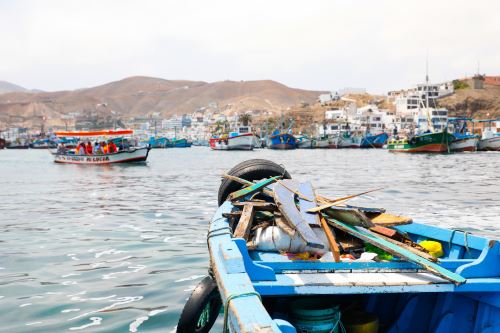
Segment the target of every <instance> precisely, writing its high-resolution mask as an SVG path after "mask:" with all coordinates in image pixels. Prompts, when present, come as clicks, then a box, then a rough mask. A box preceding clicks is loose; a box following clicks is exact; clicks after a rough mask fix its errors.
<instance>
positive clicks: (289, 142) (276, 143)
mask: <svg viewBox="0 0 500 333" xmlns="http://www.w3.org/2000/svg"><path fill="white" fill-rule="evenodd" d="M269 140H270V143H269V148H270V149H295V148H296V144H297V140H296V139H295V137H294V136H293V134H291V133H284V132H280V131H279V130H275V131H274V132H273V133H272V134H271V136H270V137H269Z"/></svg>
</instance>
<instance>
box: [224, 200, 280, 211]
mask: <svg viewBox="0 0 500 333" xmlns="http://www.w3.org/2000/svg"><path fill="white" fill-rule="evenodd" d="M247 204H251V205H252V206H253V208H254V209H255V210H257V211H266V212H273V211H275V210H277V209H278V207H276V205H275V204H274V203H272V202H265V201H247V202H233V206H236V207H244V206H245V205H247Z"/></svg>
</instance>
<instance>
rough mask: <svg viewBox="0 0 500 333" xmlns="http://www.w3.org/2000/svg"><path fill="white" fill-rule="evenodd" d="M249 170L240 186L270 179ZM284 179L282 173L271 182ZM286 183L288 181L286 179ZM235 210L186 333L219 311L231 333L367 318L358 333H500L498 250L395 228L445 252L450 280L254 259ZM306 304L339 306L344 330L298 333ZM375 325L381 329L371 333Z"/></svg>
mask: <svg viewBox="0 0 500 333" xmlns="http://www.w3.org/2000/svg"><path fill="white" fill-rule="evenodd" d="M258 161H262V160H258ZM244 163H246V164H244V165H240V166H236V167H235V168H233V169H232V170H231V171H235V172H236V173H234V172H233V173H231V171H230V172H229V174H233V175H235V176H236V177H239V176H242V174H244V173H245V172H246V174H247V175H251V174H252V172H253V174H255V172H256V171H257V170H260V174H259V175H258V176H256V177H257V178H256V179H262V178H258V177H261V175H262V170H263V167H262V164H261V165H260V167H259V165H258V164H259V163H257V162H255V161H254V162H251V161H247V162H244ZM250 169H251V170H250ZM245 170H246V171H245ZM238 173H239V174H238ZM278 173H279V171H276V170H275V171H274V172H273V173H270V174H269V176H272V175H276V174H278ZM281 174H282V175H284V178H287V177H286V176H287V175H288V173H286V171H285V170H284V169H283V172H282V173H281ZM250 178H251V177H250ZM251 180H252V179H251ZM272 187H273V184H272V178H270V179H268V180H266V182H260V183H258V184H256V185H255V184H254V185H252V186H249V187H247V188H245V189H243V190H240V191H238V192H237V193H236V192H235V193H233V194H231V195H230V198H232V199H235V198H236V199H237V198H240V197H243V199H245V195H247V197H246V199H248V198H249V197H250V196H255V194H256V193H257V192H256V191H258V190H259V188H260V189H261V190H262V188H264V191H266V189H267V191H268V192H269V191H270V189H271V188H272ZM226 189H228V184H227V180H226V181H225V182H223V183H222V185H221V188H220V191H219V202H220V201H221V200H220V199H221V191H222V192H224V191H225V190H226ZM301 191H302V190H301ZM265 193H266V192H264V194H265ZM223 194H224V193H223ZM304 200H305V198H300V197H299V199H298V202H297V207H302V206H303V205H304V207H305V206H308V205H310V204H311V202H305V201H304ZM309 200H310V199H309ZM306 201H308V200H306ZM237 205H238V202H236V201H225V202H223V203H222V205H221V206H220V207H219V208H218V210H217V211H216V213H215V215H214V216H213V218H212V220H211V222H210V225H209V231H208V236H207V237H208V247H209V253H210V263H211V269H210V273H209V276H207V278H205V279H204V280H203V281H202V282H201V283H200V285H198V287H197V288H196V289H195V291H194V292H193V295H192V296H191V298H190V299H189V300H188V303H187V304H186V306H185V308H184V311H183V314H182V315H181V320H180V322H179V326H178V329H177V331H178V332H208V331H209V330H210V327H211V325H212V324H213V322H214V321H215V318H214V316H215V317H217V315H218V313H219V309H220V306H221V304H222V307H223V309H224V318H223V323H224V327H225V329H226V331H229V332H283V333H291V332H342V330H341V329H340V327H342V326H346V327H347V326H348V320H352V318H353V313H354V317H355V320H354V322H355V321H356V320H358V319H359V318H361V319H364V318H366V314H370V316H371V317H370V318H372V319H373V318H376V320H372V321H371V322H370V323H365V324H363V325H365V326H364V328H365V329H366V330H363V331H360V330H359V331H356V332H377V331H378V332H388V333H402V332H422V333H426V332H439V333H445V332H447V333H458V332H471V333H479V332H482V333H485V332H487V333H494V332H500V243H499V242H498V241H496V240H491V239H487V238H485V237H479V236H474V235H471V234H470V233H468V232H464V231H461V230H448V229H443V228H438V227H435V226H432V225H426V224H420V223H411V224H406V225H398V226H394V227H392V229H394V230H397V231H399V232H401V233H404V234H406V235H407V236H408V237H409V238H411V239H412V240H413V241H415V242H420V241H422V240H432V241H436V242H439V243H440V244H442V250H443V252H444V254H443V256H442V257H441V258H440V259H439V262H438V263H436V264H433V265H435V268H436V269H437V270H438V271H440V272H444V273H443V274H444V275H442V276H438V275H434V274H431V273H429V271H428V270H427V269H424V268H425V267H426V266H421V265H420V264H417V263H416V262H411V261H404V260H401V259H397V258H394V259H392V260H390V261H380V262H375V261H368V262H363V261H351V262H333V261H317V260H315V261H306V260H292V259H290V258H289V257H288V256H286V255H283V254H281V253H278V252H264V251H258V250H255V249H252V248H251V247H248V246H247V242H246V241H245V240H244V239H243V238H238V237H234V236H233V235H234V234H235V233H236V234H237V233H238V228H239V225H238V227H237V230H236V231H235V230H234V229H235V226H234V222H233V221H234V220H233V218H234V212H235V210H237V209H236V206H237ZM309 207H310V206H309ZM240 208H241V205H240ZM244 214H245V211H243V213H242V215H241V216H243V215H244ZM301 214H302V213H301ZM308 215H310V214H308ZM349 228H352V229H353V231H355V232H363V231H362V230H364V229H363V228H361V227H354V226H350V227H349ZM423 267H424V268H423ZM443 276H444V277H446V278H443ZM450 279H451V280H452V281H450ZM298 300H306V301H307V300H308V301H309V303H311V301H312V302H314V304H324V303H325V302H326V303H327V304H331V306H330V308H331V309H336V311H337V317H335V318H336V320H337V322H336V324H335V325H338V326H335V327H333V328H330V329H328V330H320V329H317V330H313V329H311V330H307V329H304V328H303V327H299V326H300V325H302V324H303V323H299V322H298V321H297V318H296V317H294V316H295V314H296V313H297V309H294V306H296V304H297V301H298ZM197 304H198V305H197ZM197 306H198V309H197ZM312 311H313V310H311V312H310V313H312ZM189 315H192V316H194V317H189ZM363 316H365V317H363ZM187 318H191V319H193V318H194V319H193V320H192V321H193V324H192V326H191V327H192V329H190V328H186V327H187V326H186V322H185V321H186V319H187ZM311 318H313V319H311ZM311 318H308V323H309V324H310V325H312V326H313V327H314V325H316V328H318V327H319V326H321V324H322V322H319V323H316V324H315V323H314V318H316V317H311ZM356 318H357V319H356ZM183 321H184V322H183ZM318 321H320V320H319V319H318ZM311 323H312V324H311ZM374 323H376V324H374ZM368 324H370V325H371V324H373V325H376V328H375V326H372V327H371V330H370V329H368V328H367V327H368V326H366V325H368ZM348 331H349V328H348Z"/></svg>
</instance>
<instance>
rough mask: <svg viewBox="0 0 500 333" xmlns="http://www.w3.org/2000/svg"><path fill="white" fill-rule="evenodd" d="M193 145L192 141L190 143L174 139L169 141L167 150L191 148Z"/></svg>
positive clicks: (185, 140)
mask: <svg viewBox="0 0 500 333" xmlns="http://www.w3.org/2000/svg"><path fill="white" fill-rule="evenodd" d="M191 145H192V143H191V141H188V140H187V139H176V138H173V139H171V140H168V141H167V145H166V147H167V148H189V147H191Z"/></svg>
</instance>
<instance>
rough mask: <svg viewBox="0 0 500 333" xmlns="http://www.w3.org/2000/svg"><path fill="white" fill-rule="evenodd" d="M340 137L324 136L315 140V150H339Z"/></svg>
mask: <svg viewBox="0 0 500 333" xmlns="http://www.w3.org/2000/svg"><path fill="white" fill-rule="evenodd" d="M338 143H339V136H338V134H337V135H322V136H320V137H318V138H316V139H315V140H314V148H337V147H338Z"/></svg>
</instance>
